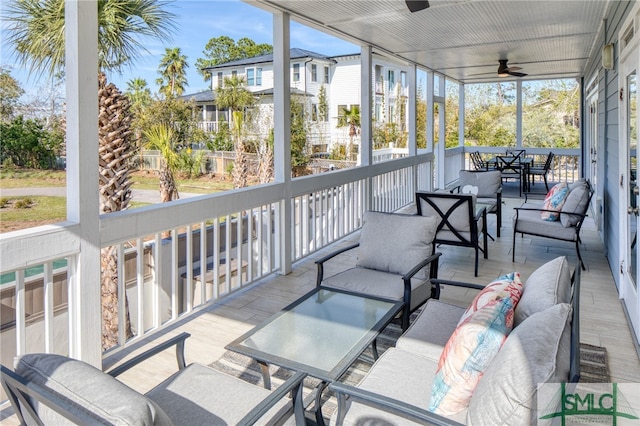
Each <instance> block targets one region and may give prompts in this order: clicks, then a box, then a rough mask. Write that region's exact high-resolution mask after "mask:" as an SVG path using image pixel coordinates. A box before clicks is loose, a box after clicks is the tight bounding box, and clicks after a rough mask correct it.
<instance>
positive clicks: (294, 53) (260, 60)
mask: <svg viewBox="0 0 640 426" xmlns="http://www.w3.org/2000/svg"><path fill="white" fill-rule="evenodd" d="M289 56H290V57H291V59H302V58H310V59H320V60H324V61H333V59H331V57H329V56H326V55H323V54H321V53H317V52H312V51H310V50H305V49H299V48H297V47H294V48H292V49H291V50H290V51H289ZM270 62H273V53H268V54H266V55H259V56H253V57H251V58H244V59H238V60H236V61H231V62H225V63H224V64H218V65H214V66H212V67H205V68H202V69H203V70H207V71H211V70H215V69H221V68H233V67H239V66H244V65H253V64H266V63H270Z"/></svg>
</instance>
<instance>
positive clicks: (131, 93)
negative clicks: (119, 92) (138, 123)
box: [124, 77, 151, 115]
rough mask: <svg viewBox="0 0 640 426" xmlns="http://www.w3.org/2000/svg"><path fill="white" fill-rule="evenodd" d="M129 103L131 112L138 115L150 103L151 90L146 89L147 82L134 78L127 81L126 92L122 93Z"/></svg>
mask: <svg viewBox="0 0 640 426" xmlns="http://www.w3.org/2000/svg"><path fill="white" fill-rule="evenodd" d="M124 94H125V95H127V96H128V97H129V101H130V102H131V111H132V112H133V113H134V114H136V115H137V114H140V113H141V112H142V111H143V110H144V108H146V107H147V106H148V105H149V104H150V103H151V90H150V89H149V87H147V80H145V79H144V78H140V77H138V78H134V79H132V80H129V81H127V90H126V91H125V92H124Z"/></svg>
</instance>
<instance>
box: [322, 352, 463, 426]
mask: <svg viewBox="0 0 640 426" xmlns="http://www.w3.org/2000/svg"><path fill="white" fill-rule="evenodd" d="M375 365H376V367H375V368H373V369H371V370H369V372H368V373H367V375H366V376H365V377H364V379H362V381H361V382H360V384H359V385H358V387H359V388H361V389H364V390H368V391H371V392H374V393H377V394H382V395H385V396H387V397H390V398H395V399H399V400H401V401H403V402H406V403H408V404H411V405H414V406H417V407H421V408H423V409H426V408H427V405H428V403H429V389H430V388H431V386H432V383H433V378H434V376H435V372H436V369H437V367H438V362H437V361H434V360H431V359H428V358H425V357H422V356H421V355H418V354H415V353H411V352H409V351H406V350H400V349H396V348H390V349H387V350H386V351H385V352H384V353H383V354H382V355H381V356H380V358H379V359H378V360H377V361H376V364H375ZM406 366H411V368H405V367H406ZM399 367H400V368H399ZM391 378H393V379H391ZM347 407H348V412H347V415H346V417H345V419H344V424H345V425H362V424H378V425H405V424H409V423H410V422H409V421H407V420H406V419H403V418H402V417H399V416H395V415H393V414H389V413H387V412H384V411H381V410H377V409H375V408H371V407H368V406H366V405H362V404H358V403H355V402H354V403H351V402H347ZM465 416H466V410H465V411H463V412H461V413H458V414H457V415H456V416H455V417H452V418H453V419H456V420H457V421H461V422H464V419H465ZM334 420H335V419H332V422H331V423H332V424H335V421H334Z"/></svg>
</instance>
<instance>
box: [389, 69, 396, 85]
mask: <svg viewBox="0 0 640 426" xmlns="http://www.w3.org/2000/svg"><path fill="white" fill-rule="evenodd" d="M395 84H396V73H395V71H393V70H389V88H390V89H391V88H392V87H393V86H395Z"/></svg>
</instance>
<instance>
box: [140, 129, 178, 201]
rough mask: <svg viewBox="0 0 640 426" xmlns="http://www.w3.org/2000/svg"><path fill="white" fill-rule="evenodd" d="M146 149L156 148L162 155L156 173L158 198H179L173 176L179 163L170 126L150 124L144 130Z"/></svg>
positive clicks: (168, 199) (166, 199)
mask: <svg viewBox="0 0 640 426" xmlns="http://www.w3.org/2000/svg"><path fill="white" fill-rule="evenodd" d="M144 135H145V139H146V143H145V147H146V148H147V149H157V150H158V151H160V155H161V156H162V158H161V160H160V170H159V171H158V175H159V178H160V198H161V200H162V202H163V203H166V202H168V201H173V200H177V199H179V198H180V195H179V194H178V186H177V185H176V180H175V178H174V174H175V171H176V170H177V169H178V167H179V164H180V157H179V156H178V154H177V153H176V151H175V149H174V137H175V134H174V133H173V130H172V129H171V127H169V126H167V125H166V124H165V123H160V124H156V125H154V126H152V127H151V128H150V129H148V130H145V132H144Z"/></svg>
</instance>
